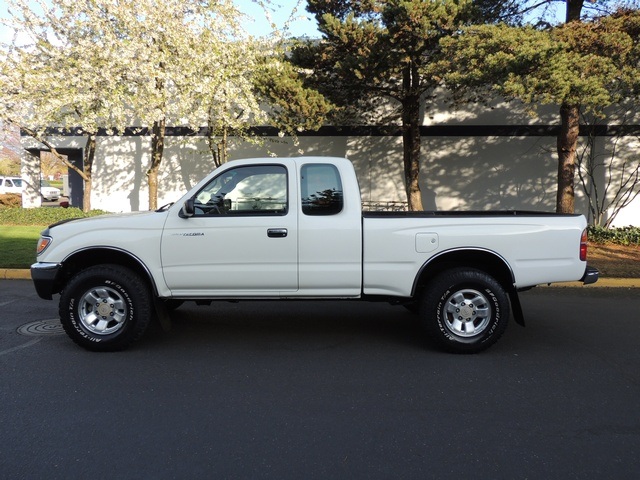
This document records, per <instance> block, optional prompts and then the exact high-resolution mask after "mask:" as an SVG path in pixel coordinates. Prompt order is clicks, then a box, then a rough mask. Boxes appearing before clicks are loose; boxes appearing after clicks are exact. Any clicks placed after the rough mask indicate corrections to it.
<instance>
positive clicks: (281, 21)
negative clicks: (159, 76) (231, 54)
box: [0, 0, 320, 43]
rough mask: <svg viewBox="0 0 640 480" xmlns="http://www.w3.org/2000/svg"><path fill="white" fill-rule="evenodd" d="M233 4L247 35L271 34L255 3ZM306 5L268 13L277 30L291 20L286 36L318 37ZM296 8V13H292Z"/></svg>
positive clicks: (1, 11)
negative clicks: (244, 22) (246, 20)
mask: <svg viewBox="0 0 640 480" xmlns="http://www.w3.org/2000/svg"><path fill="white" fill-rule="evenodd" d="M158 3H159V4H161V3H162V0H158ZM234 3H235V4H236V5H237V7H238V9H239V10H240V11H242V12H244V13H246V14H247V15H248V16H249V17H250V18H251V19H252V20H251V24H250V25H247V26H246V29H247V31H248V32H249V33H251V34H252V35H254V36H264V35H268V34H269V33H270V32H271V28H270V26H269V22H268V21H267V19H266V17H265V13H264V10H263V9H262V8H261V7H260V6H259V5H258V4H257V3H255V2H253V1H251V0H234ZM306 5H307V2H306V0H271V6H270V7H269V11H270V15H271V18H272V20H273V22H274V23H275V24H276V26H277V27H278V28H279V29H281V28H283V26H284V25H285V23H286V22H287V20H289V19H290V18H292V21H291V22H290V26H289V35H287V36H295V37H299V36H304V35H306V36H308V37H319V36H320V34H319V33H318V31H317V29H316V22H315V19H314V18H313V17H312V16H311V15H309V13H307V11H306ZM296 7H297V11H296V12H295V13H294V9H295V8H296ZM8 16H9V14H8V4H7V2H6V1H5V0H0V19H6V18H7V17H8ZM11 36H12V33H11V31H10V30H9V29H8V28H6V27H4V26H3V25H1V24H0V43H9V42H11Z"/></svg>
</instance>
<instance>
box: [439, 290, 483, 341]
mask: <svg viewBox="0 0 640 480" xmlns="http://www.w3.org/2000/svg"><path fill="white" fill-rule="evenodd" d="M442 313H443V317H444V320H445V321H444V326H445V327H446V328H447V329H448V330H449V331H450V332H451V333H452V334H454V335H456V336H458V337H465V338H469V337H475V336H476V335H479V334H481V333H482V332H483V331H484V330H485V329H486V328H487V325H489V322H490V320H491V315H492V311H491V303H490V302H489V300H488V299H487V297H486V296H485V295H483V294H482V293H480V292H479V291H478V290H472V289H463V290H458V291H456V292H455V293H453V294H452V295H450V296H449V297H448V298H447V300H446V302H445V303H444V306H443V309H442Z"/></svg>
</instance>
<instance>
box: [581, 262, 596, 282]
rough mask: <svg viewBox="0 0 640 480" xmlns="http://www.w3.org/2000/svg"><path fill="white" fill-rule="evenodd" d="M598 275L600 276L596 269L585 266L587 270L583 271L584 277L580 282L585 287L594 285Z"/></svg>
mask: <svg viewBox="0 0 640 480" xmlns="http://www.w3.org/2000/svg"><path fill="white" fill-rule="evenodd" d="M599 275H600V272H599V271H598V269H597V268H594V267H590V266H588V265H587V268H586V269H585V271H584V275H583V276H582V278H581V279H580V281H581V282H582V283H584V284H585V285H589V284H590V283H596V282H597V281H598V276H599Z"/></svg>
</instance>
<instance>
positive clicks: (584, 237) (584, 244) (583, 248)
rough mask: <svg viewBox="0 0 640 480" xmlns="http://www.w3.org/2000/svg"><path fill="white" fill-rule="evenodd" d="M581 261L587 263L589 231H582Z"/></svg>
mask: <svg viewBox="0 0 640 480" xmlns="http://www.w3.org/2000/svg"><path fill="white" fill-rule="evenodd" d="M580 260H581V261H582V262H586V261H587V229H586V228H585V229H584V230H583V231H582V237H580Z"/></svg>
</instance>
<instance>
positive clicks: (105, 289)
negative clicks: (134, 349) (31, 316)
mask: <svg viewBox="0 0 640 480" xmlns="http://www.w3.org/2000/svg"><path fill="white" fill-rule="evenodd" d="M59 314H60V321H61V323H62V326H63V327H64V330H65V332H66V333H67V335H69V337H71V339H72V340H73V341H74V342H76V343H77V344H78V345H80V346H81V347H84V348H86V349H87V350H92V351H100V352H113V351H118V350H124V349H125V348H127V347H128V346H129V345H130V344H131V343H132V342H134V341H136V340H138V339H139V338H140V337H141V336H142V335H143V333H144V332H145V330H146V329H147V326H148V325H149V322H150V320H151V317H152V296H151V293H150V291H149V287H148V286H147V284H146V283H145V282H144V281H143V280H142V279H141V278H140V277H139V276H138V275H137V274H136V273H135V272H133V271H131V270H130V269H128V268H125V267H122V266H119V265H96V266H94V267H89V268H87V269H86V270H83V271H81V272H80V273H78V274H77V275H75V276H74V277H73V278H72V279H71V280H70V281H69V283H68V284H67V285H66V286H65V288H64V290H63V292H62V294H61V296H60V304H59Z"/></svg>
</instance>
